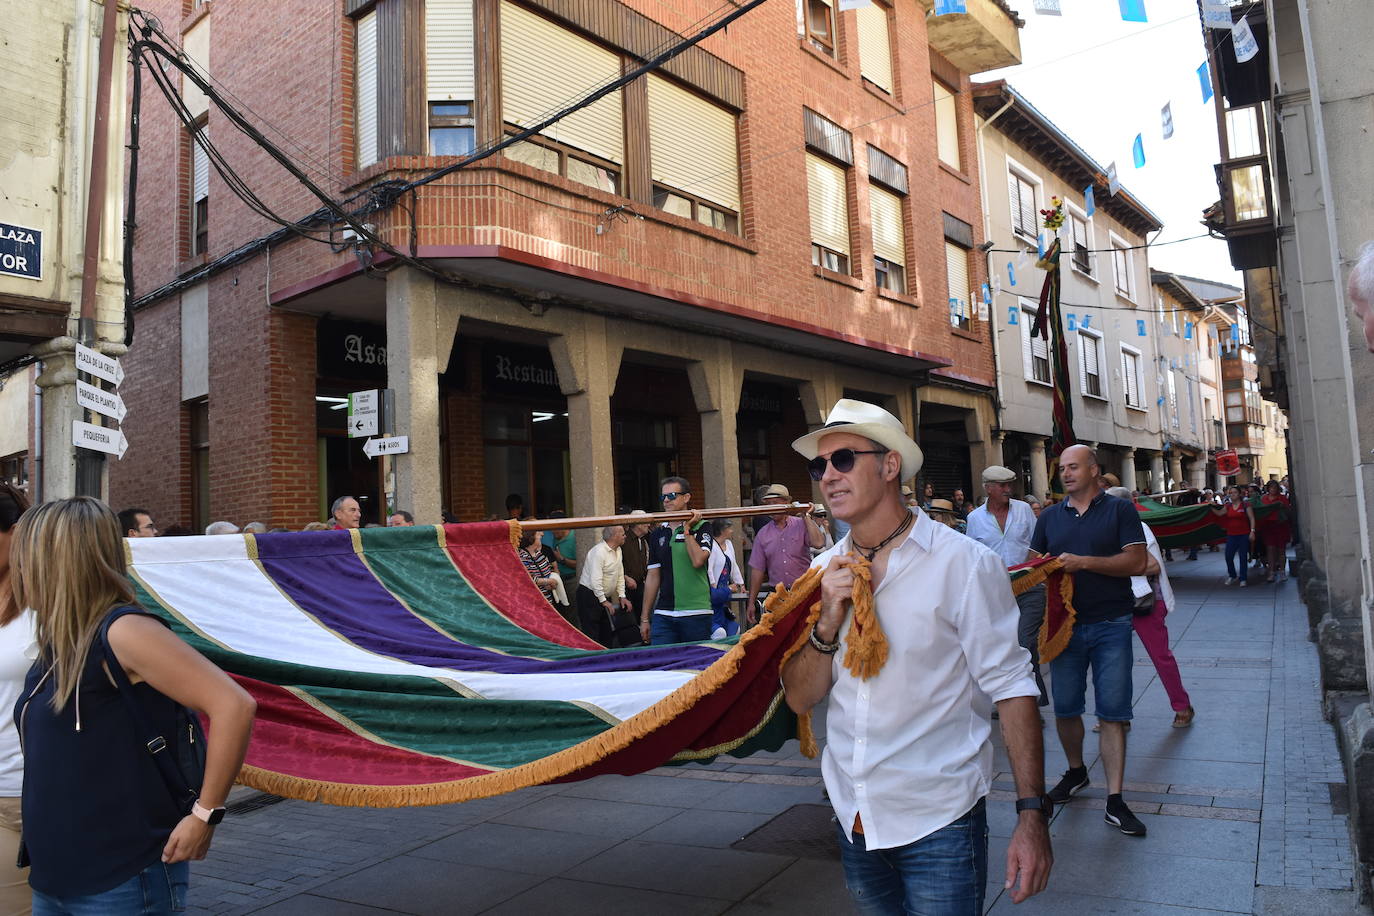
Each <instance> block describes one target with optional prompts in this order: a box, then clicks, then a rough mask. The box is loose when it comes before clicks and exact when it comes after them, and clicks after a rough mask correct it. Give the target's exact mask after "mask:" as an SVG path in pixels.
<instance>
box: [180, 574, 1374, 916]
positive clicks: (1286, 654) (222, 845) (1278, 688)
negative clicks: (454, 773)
mask: <svg viewBox="0 0 1374 916" xmlns="http://www.w3.org/2000/svg"><path fill="white" fill-rule="evenodd" d="M1178 556H1179V557H1180V559H1179V560H1177V561H1175V562H1173V563H1171V564H1169V571H1170V574H1171V576H1172V578H1173V581H1174V586H1175V589H1176V591H1177V593H1178V598H1179V607H1178V609H1177V610H1176V611H1175V613H1174V614H1172V615H1171V616H1170V618H1169V626H1170V634H1171V636H1172V639H1173V643H1174V646H1175V653H1176V655H1177V657H1178V659H1179V663H1180V665H1181V668H1182V672H1183V678H1184V683H1185V686H1186V687H1187V688H1188V690H1189V691H1190V693H1191V694H1192V699H1193V705H1194V706H1195V707H1196V708H1197V710H1198V718H1197V721H1196V723H1195V725H1194V726H1193V727H1192V728H1190V729H1173V728H1171V727H1170V722H1171V721H1172V715H1173V714H1172V711H1171V710H1170V709H1169V704H1168V700H1167V698H1166V697H1165V695H1164V691H1163V688H1162V687H1161V686H1160V684H1159V682H1158V679H1157V678H1156V677H1155V674H1154V669H1153V667H1152V666H1151V665H1150V662H1149V659H1148V657H1146V656H1145V653H1144V651H1143V649H1141V648H1140V647H1139V645H1138V644H1137V663H1136V668H1135V675H1136V683H1135V694H1136V716H1137V718H1136V720H1135V724H1134V727H1133V728H1132V731H1131V734H1130V742H1129V759H1128V764H1127V774H1126V775H1127V786H1126V788H1127V792H1126V798H1127V800H1128V801H1129V802H1130V803H1131V804H1132V806H1133V807H1134V809H1135V810H1136V812H1137V813H1139V814H1140V815H1141V816H1142V819H1143V820H1144V821H1145V822H1146V824H1147V826H1148V827H1149V831H1150V833H1149V836H1148V837H1147V838H1145V839H1133V838H1130V837H1125V836H1123V835H1121V834H1120V833H1118V832H1117V831H1115V830H1114V829H1112V828H1109V827H1108V826H1107V825H1106V824H1104V823H1103V822H1102V814H1101V808H1102V805H1103V799H1104V794H1105V788H1104V779H1103V775H1102V768H1101V762H1100V761H1099V760H1098V759H1097V754H1096V744H1095V740H1094V736H1092V735H1089V738H1088V748H1087V750H1088V753H1089V759H1090V760H1091V761H1092V762H1091V774H1090V775H1091V778H1092V780H1093V784H1092V786H1091V787H1090V788H1089V789H1088V790H1087V791H1085V792H1084V793H1083V794H1082V795H1080V796H1079V797H1078V798H1077V799H1075V800H1074V801H1073V802H1072V803H1070V804H1069V805H1067V806H1065V807H1064V808H1062V809H1060V810H1059V811H1058V812H1057V814H1056V816H1055V819H1054V822H1053V825H1052V828H1051V830H1052V834H1053V837H1054V844H1055V856H1056V864H1055V869H1054V873H1053V876H1052V877H1051V882H1050V890H1049V891H1047V892H1046V893H1045V894H1043V895H1041V896H1040V897H1037V898H1035V899H1033V900H1031V901H1029V902H1027V903H1025V904H1022V905H1020V906H1013V905H1012V903H1011V901H1010V899H1009V898H1008V897H1007V896H1006V895H1005V894H1003V892H1002V888H1001V884H1002V882H1001V874H1002V871H1003V869H1004V867H1005V852H1006V845H1007V842H1008V837H1009V835H1010V830H1011V827H1012V826H1013V824H1014V822H1015V816H1014V814H1012V813H1011V811H1010V809H1011V804H1010V800H1011V799H1012V798H1013V796H1014V792H1013V787H1012V785H1011V781H1010V775H1009V773H1007V772H1005V771H1006V769H1007V764H1006V758H1005V755H1004V754H1003V753H1002V752H1001V749H1000V747H999V749H998V754H997V768H998V770H999V772H998V775H997V777H996V780H995V787H994V791H993V794H992V796H991V797H990V798H989V822H990V829H991V833H992V839H991V849H990V858H989V882H988V883H989V891H988V898H987V909H988V912H990V913H994V914H1004V913H1007V914H1009V913H1018V914H1019V913H1027V914H1077V913H1084V914H1088V913H1091V914H1096V913H1114V914H1177V916H1184V914H1191V916H1198V914H1203V913H1275V914H1277V913H1295V914H1297V913H1302V914H1311V913H1321V914H1323V916H1342V914H1347V913H1364V912H1366V911H1363V910H1360V909H1359V908H1358V907H1357V906H1356V904H1355V900H1354V893H1353V892H1352V891H1351V880H1352V878H1351V875H1352V865H1351V852H1350V845H1349V840H1348V834H1347V830H1346V818H1345V816H1344V814H1343V813H1341V812H1340V811H1337V810H1334V809H1333V806H1332V801H1333V799H1335V800H1337V801H1339V800H1340V799H1342V798H1343V797H1344V791H1343V789H1344V787H1343V786H1342V785H1341V784H1342V782H1343V779H1344V777H1343V775H1342V773H1341V768H1340V761H1339V757H1338V755H1337V750H1336V741H1335V736H1334V733H1333V732H1332V729H1331V727H1330V726H1329V725H1328V724H1327V723H1326V722H1325V721H1324V720H1323V719H1322V717H1321V697H1320V691H1319V688H1318V678H1317V659H1316V653H1315V649H1314V647H1313V646H1312V645H1311V644H1310V643H1309V642H1308V641H1307V639H1306V614H1305V611H1304V609H1303V607H1302V605H1301V604H1300V603H1299V602H1298V600H1297V588H1296V585H1295V584H1294V583H1284V584H1283V585H1281V586H1278V587H1277V588H1275V587H1273V586H1265V585H1258V584H1254V585H1252V586H1251V587H1249V588H1247V589H1244V590H1241V589H1238V588H1235V587H1231V588H1227V587H1224V586H1223V585H1222V584H1221V582H1222V578H1223V577H1224V567H1223V565H1222V562H1221V558H1220V554H1212V553H1203V554H1202V559H1201V560H1199V561H1198V562H1187V561H1184V560H1182V559H1181V558H1182V556H1184V554H1178ZM1090 708H1091V707H1090ZM1045 738H1046V754H1045V756H1046V775H1047V779H1048V781H1049V782H1050V783H1053V782H1054V780H1055V779H1057V778H1058V774H1059V773H1060V772H1061V771H1062V770H1063V768H1064V766H1065V761H1064V757H1063V754H1062V752H1061V751H1060V750H1059V747H1058V742H1057V740H1056V739H1055V736H1054V731H1053V728H1052V727H1050V728H1047V729H1046V732H1045ZM821 791H822V790H821V785H820V776H819V768H818V764H817V762H816V761H810V760H805V759H803V758H801V757H800V756H799V755H798V753H797V752H796V746H795V742H793V743H792V744H791V745H790V746H789V747H787V748H784V750H783V751H782V752H779V753H777V754H770V755H756V756H754V757H750V758H748V759H747V760H735V759H734V758H727V759H724V760H721V761H718V762H716V763H713V764H711V765H709V766H704V767H703V766H698V765H693V766H688V767H670V768H663V769H660V770H656V771H654V772H652V773H646V774H643V775H641V776H635V777H630V778H626V777H615V776H612V777H603V778H600V779H596V780H591V781H588V782H582V783H575V784H571V785H564V786H556V787H541V788H537V789H530V790H525V791H522V792H517V793H513V794H511V795H507V796H503V797H500V798H494V799H487V800H483V801H477V802H470V803H467V804H463V805H451V806H445V807H438V808H422V809H391V810H374V809H356V808H354V809H350V808H332V807H328V806H324V805H313V804H307V803H303V802H295V801H276V800H274V799H272V798H271V797H263V796H259V795H257V794H256V793H251V792H243V793H241V794H240V795H238V796H236V797H237V804H238V806H239V807H251V806H254V805H257V804H260V803H263V802H267V803H268V804H266V805H264V806H263V807H259V808H257V809H256V810H251V811H243V812H242V813H237V814H235V815H234V816H231V817H230V818H229V819H226V821H225V822H224V824H223V825H222V826H221V827H220V828H219V835H218V836H217V837H216V840H215V846H214V849H213V851H212V853H211V855H210V858H209V859H208V860H207V861H205V862H203V863H198V864H197V865H196V866H195V868H194V878H193V883H192V904H193V906H194V907H196V908H198V909H195V910H194V911H195V912H201V913H211V912H213V913H235V914H237V913H250V912H251V913H262V914H333V913H338V914H377V913H408V914H439V913H442V914H462V913H490V914H505V913H511V914H516V913H518V914H542V913H559V914H561V913H572V914H576V913H597V914H600V913H604V912H607V911H614V910H617V909H623V910H625V911H630V912H641V913H674V914H675V913H703V914H707V913H731V914H758V913H784V912H786V913H797V912H805V913H848V912H852V908H851V907H850V904H849V899H848V896H847V894H846V893H845V891H844V886H843V878H842V876H841V871H840V867H839V863H838V860H837V853H836V850H835V848H834V841H833V840H832V839H830V835H829V832H828V831H829V830H831V829H833V828H832V827H830V825H829V822H828V809H827V808H826V807H825V802H824V800H823V797H822V794H821Z"/></svg>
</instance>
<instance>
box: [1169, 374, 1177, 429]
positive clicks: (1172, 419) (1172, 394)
mask: <svg viewBox="0 0 1374 916" xmlns="http://www.w3.org/2000/svg"><path fill="white" fill-rule="evenodd" d="M1174 374H1175V373H1174V371H1173V370H1172V369H1170V370H1169V425H1170V426H1172V427H1173V428H1174V429H1178V387H1177V385H1176V384H1175V382H1174Z"/></svg>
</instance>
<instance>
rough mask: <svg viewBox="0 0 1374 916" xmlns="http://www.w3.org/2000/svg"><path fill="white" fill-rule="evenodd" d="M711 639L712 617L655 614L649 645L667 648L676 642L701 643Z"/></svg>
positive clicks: (650, 625) (708, 615) (705, 615)
mask: <svg viewBox="0 0 1374 916" xmlns="http://www.w3.org/2000/svg"><path fill="white" fill-rule="evenodd" d="M710 638H711V615H710V614H693V615H692V616H691V617H669V616H668V615H667V614H659V613H657V612H655V614H654V616H653V618H652V619H651V621H650V624H649V644H650V645H654V646H666V645H668V644H669V643H675V642H701V641H702V640H703V639H710Z"/></svg>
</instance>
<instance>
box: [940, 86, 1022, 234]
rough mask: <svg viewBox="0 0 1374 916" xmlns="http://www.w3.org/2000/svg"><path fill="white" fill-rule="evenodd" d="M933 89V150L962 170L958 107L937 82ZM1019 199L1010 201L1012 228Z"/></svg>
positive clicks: (1014, 224)
mask: <svg viewBox="0 0 1374 916" xmlns="http://www.w3.org/2000/svg"><path fill="white" fill-rule="evenodd" d="M931 83H932V85H933V86H934V87H935V148H936V152H937V153H938V154H939V156H940V161H941V162H943V163H944V164H945V165H947V166H949V167H951V168H954V169H959V170H962V168H963V166H961V165H960V159H959V107H958V104H957V102H956V100H955V97H954V93H953V91H951V90H950V89H949V88H947V87H946V86H945V84H944V83H942V82H940V81H939V80H931ZM1019 202H1020V200H1019V197H1013V199H1012V226H1013V228H1014V227H1015V226H1016V224H1017V223H1016V208H1017V206H1018V205H1019ZM1031 209H1032V211H1033V210H1034V209H1035V194H1034V191H1032V193H1031Z"/></svg>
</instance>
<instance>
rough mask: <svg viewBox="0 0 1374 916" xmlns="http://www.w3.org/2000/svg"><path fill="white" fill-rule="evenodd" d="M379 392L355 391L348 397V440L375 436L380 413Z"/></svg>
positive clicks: (374, 390)
mask: <svg viewBox="0 0 1374 916" xmlns="http://www.w3.org/2000/svg"><path fill="white" fill-rule="evenodd" d="M381 394H382V393H381V391H379V390H378V389H376V388H374V389H372V390H371V391H355V392H353V393H352V394H350V395H349V396H348V438H350V439H363V438H367V437H370V436H375V435H377V430H378V426H379V424H378V422H377V418H378V415H379V414H380V412H381V402H382V398H381Z"/></svg>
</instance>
